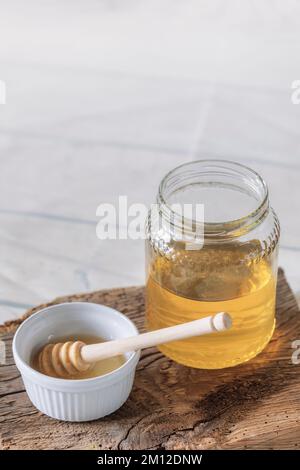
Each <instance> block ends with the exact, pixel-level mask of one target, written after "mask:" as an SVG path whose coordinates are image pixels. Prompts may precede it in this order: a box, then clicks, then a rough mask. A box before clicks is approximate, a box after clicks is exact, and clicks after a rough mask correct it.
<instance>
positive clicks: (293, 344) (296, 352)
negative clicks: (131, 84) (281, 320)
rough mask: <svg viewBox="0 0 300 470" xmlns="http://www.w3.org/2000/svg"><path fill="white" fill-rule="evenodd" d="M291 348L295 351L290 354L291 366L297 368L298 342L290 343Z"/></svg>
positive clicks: (299, 351)
mask: <svg viewBox="0 0 300 470" xmlns="http://www.w3.org/2000/svg"><path fill="white" fill-rule="evenodd" d="M292 348H293V349H294V350H295V351H294V352H293V354H292V364H294V365H295V366H297V365H298V364H300V340H299V339H296V340H295V341H293V342H292Z"/></svg>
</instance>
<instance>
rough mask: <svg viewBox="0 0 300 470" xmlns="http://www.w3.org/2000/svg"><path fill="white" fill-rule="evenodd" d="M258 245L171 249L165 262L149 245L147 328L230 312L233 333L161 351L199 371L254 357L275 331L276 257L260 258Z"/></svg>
mask: <svg viewBox="0 0 300 470" xmlns="http://www.w3.org/2000/svg"><path fill="white" fill-rule="evenodd" d="M259 246H260V245H259V243H258V242H256V241H254V242H252V243H247V244H239V243H235V244H229V245H227V246H222V247H221V248H215V247H211V248H210V247H205V246H204V248H203V249H202V250H199V251H185V250H182V249H180V248H179V249H177V250H176V249H175V250H174V249H173V251H172V256H171V257H167V256H164V255H159V254H157V253H155V252H154V250H153V249H152V248H151V246H148V257H149V266H150V269H149V275H148V279H147V286H146V289H147V296H146V298H147V309H146V319H147V326H148V329H151V330H153V329H158V328H164V327H167V326H170V325H175V324H178V323H183V322H187V321H191V320H196V319H198V318H202V317H205V316H208V315H212V314H215V313H217V312H222V311H224V312H228V313H229V314H230V315H231V317H232V320H233V325H232V328H231V329H230V330H229V331H225V332H222V333H213V334H212V335H207V336H201V337H194V338H190V339H186V340H182V341H176V342H173V343H169V344H165V345H162V346H159V349H160V350H161V351H162V352H163V353H164V354H165V355H166V356H168V357H170V358H172V359H174V360H175V361H177V362H179V363H182V364H185V365H188V366H191V367H197V368H203V369H218V368H223V367H229V366H234V365H236V364H239V363H242V362H245V361H247V360H249V359H251V358H252V357H254V356H256V355H257V354H258V353H259V352H260V351H262V349H263V348H264V347H265V346H266V344H267V343H268V342H269V340H270V339H271V337H272V334H273V331H274V327H275V289H276V277H275V276H274V274H273V266H272V261H273V258H274V254H273V255H272V254H271V255H266V256H264V257H261V254H260V252H259V250H258V247H259Z"/></svg>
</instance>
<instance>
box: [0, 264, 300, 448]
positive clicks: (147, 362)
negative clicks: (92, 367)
mask: <svg viewBox="0 0 300 470" xmlns="http://www.w3.org/2000/svg"><path fill="white" fill-rule="evenodd" d="M75 300H76V301H78V300H79V301H80V300H82V301H90V302H96V303H104V304H106V305H109V306H112V307H114V308H116V309H118V310H120V311H122V312H123V313H125V314H126V315H128V316H129V317H130V318H131V319H132V320H133V321H134V322H135V323H136V324H137V326H138V328H139V330H140V331H142V330H143V322H144V289H143V288H142V287H131V288H127V289H113V290H106V291H99V292H93V293H88V294H81V295H73V296H69V297H63V298H59V299H56V300H55V301H54V302H53V304H54V303H59V302H62V301H75ZM40 308H41V306H39V307H36V308H35V309H33V310H30V311H28V312H27V313H26V315H25V317H27V316H29V315H31V314H32V313H33V312H34V311H36V310H38V309H40ZM21 321H22V319H21V320H19V321H17V322H10V323H7V324H5V325H3V326H1V327H0V335H1V336H0V339H2V340H4V341H5V342H6V345H7V360H6V364H5V365H1V366H0V448H1V449H156V448H164V449H244V448H245V449H297V447H298V446H300V423H299V420H300V364H299V365H298V366H297V365H293V364H292V360H291V356H292V353H293V351H294V350H293V348H292V342H293V341H295V340H297V339H298V340H300V315H299V310H298V306H297V302H296V300H295V298H294V296H293V294H292V292H291V290H290V288H289V286H288V284H287V282H286V280H285V277H284V274H283V272H282V271H281V270H280V271H279V281H278V290H277V328H276V330H275V333H274V336H273V339H272V341H271V342H270V343H269V345H268V346H267V348H266V349H265V350H264V351H263V352H262V353H261V354H260V355H259V356H257V357H256V358H255V359H253V360H251V361H250V362H248V363H246V364H244V365H241V366H237V367H234V368H229V369H223V370H216V371H211V370H210V371H208V370H197V369H191V368H187V367H184V366H181V365H179V364H176V363H174V362H173V361H171V360H169V359H168V358H166V357H164V356H163V355H162V354H161V353H160V352H159V351H158V350H157V349H155V348H152V349H148V350H146V351H144V352H143V354H142V356H141V360H140V363H139V365H138V369H137V373H136V379H135V384H134V388H133V391H132V393H131V395H130V397H129V399H128V401H127V402H126V403H125V404H124V405H123V407H122V408H121V409H120V410H118V411H117V412H116V413H114V414H113V415H111V416H108V417H106V418H103V419H101V420H98V421H94V422H90V423H64V422H59V421H56V420H53V419H50V418H48V417H47V416H44V415H43V414H41V413H40V412H39V411H37V410H36V409H35V408H34V407H33V406H32V405H31V403H30V401H29V399H28V397H27V395H26V392H25V391H24V386H23V383H22V380H21V378H20V375H19V372H18V370H17V369H16V367H15V365H14V362H13V358H12V354H11V341H12V337H13V332H14V331H15V329H16V327H17V326H18V324H19V323H20V322H21Z"/></svg>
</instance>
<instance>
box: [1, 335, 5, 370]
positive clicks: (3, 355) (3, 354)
mask: <svg viewBox="0 0 300 470" xmlns="http://www.w3.org/2000/svg"><path fill="white" fill-rule="evenodd" d="M4 364H6V346H5V343H4V341H2V340H0V365H4Z"/></svg>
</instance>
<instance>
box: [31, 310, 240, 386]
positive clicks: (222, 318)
mask: <svg viewBox="0 0 300 470" xmlns="http://www.w3.org/2000/svg"><path fill="white" fill-rule="evenodd" d="M231 324H232V321H231V317H230V315H228V313H224V312H220V313H217V314H216V315H211V316H209V317H205V318H201V319H199V320H193V321H191V322H187V323H181V324H179V325H175V326H170V327H167V328H162V329H160V330H154V331H150V332H148V333H143V334H140V335H137V336H131V337H129V338H121V339H116V340H113V341H106V342H104V343H99V344H89V345H86V344H85V343H83V342H82V341H74V342H73V341H67V342H66V343H56V344H47V345H46V346H44V347H43V349H42V350H41V352H40V353H39V357H38V361H39V368H40V371H41V372H43V373H45V374H47V375H50V376H53V375H55V374H56V375H57V376H59V377H62V378H64V377H68V376H74V375H76V374H78V373H79V372H84V371H86V370H88V369H90V368H91V367H92V366H93V364H94V363H95V362H98V361H100V360H102V359H107V358H109V357H114V356H118V355H119V354H123V353H125V352H128V351H137V350H139V349H144V348H150V347H152V346H156V345H158V344H163V343H168V342H170V341H177V340H181V339H185V338H189V337H192V336H201V335H206V334H209V333H216V332H218V331H225V330H228V329H229V328H230V327H231Z"/></svg>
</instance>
